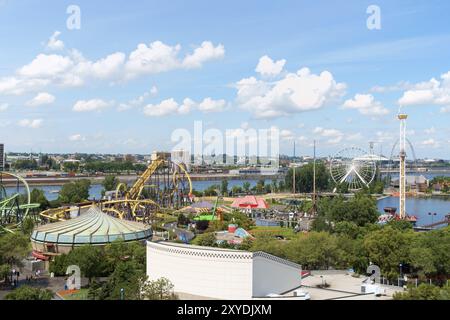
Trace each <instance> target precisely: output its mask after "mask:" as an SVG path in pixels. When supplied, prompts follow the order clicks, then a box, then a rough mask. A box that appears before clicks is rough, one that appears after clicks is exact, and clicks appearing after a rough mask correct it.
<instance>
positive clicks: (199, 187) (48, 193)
mask: <svg viewBox="0 0 450 320" xmlns="http://www.w3.org/2000/svg"><path fill="white" fill-rule="evenodd" d="M246 181H248V182H249V183H250V188H253V187H254V186H255V185H256V183H257V182H258V180H234V179H233V180H228V189H229V190H231V188H233V187H234V186H240V187H242V186H243V184H244V182H246ZM265 183H266V184H270V183H272V180H266V181H265ZM213 185H218V186H219V188H220V185H221V181H219V180H211V181H192V187H193V188H194V189H195V190H196V191H204V190H205V189H207V188H208V187H210V186H213ZM61 188H62V186H46V185H43V186H36V187H30V190H33V189H41V190H43V191H44V193H45V197H46V198H47V199H48V200H50V201H51V200H56V199H57V198H58V192H59V191H60V190H61ZM102 190H103V186H102V185H100V184H93V185H91V189H90V190H89V197H90V198H91V199H94V198H95V199H100V198H101V194H102ZM19 191H20V192H22V191H23V188H21V189H19ZM6 192H7V193H8V194H12V193H16V192H17V189H16V188H15V187H8V188H6Z"/></svg>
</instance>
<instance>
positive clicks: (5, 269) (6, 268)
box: [0, 264, 11, 282]
mask: <svg viewBox="0 0 450 320" xmlns="http://www.w3.org/2000/svg"><path fill="white" fill-rule="evenodd" d="M10 274H11V266H10V265H8V264H2V265H0V279H3V280H5V282H8V278H9V275H10Z"/></svg>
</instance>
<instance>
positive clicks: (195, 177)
mask: <svg viewBox="0 0 450 320" xmlns="http://www.w3.org/2000/svg"><path fill="white" fill-rule="evenodd" d="M106 177H107V175H105V176H95V177H92V176H76V177H63V178H56V177H46V178H26V177H24V179H25V181H26V182H27V183H28V186H30V187H36V186H42V185H47V186H62V185H64V184H66V183H69V182H74V181H77V180H83V179H87V180H89V181H90V182H91V184H92V185H99V184H102V182H103V180H104V179H105V178H106ZM116 177H117V178H118V179H119V180H120V181H121V182H133V181H135V180H136V179H138V178H139V176H138V175H116ZM190 178H191V181H222V180H224V179H227V180H259V179H264V180H272V179H276V180H279V179H284V175H281V174H276V175H232V174H217V175H211V174H191V175H190ZM2 184H3V186H5V187H14V186H16V185H17V179H3V180H2Z"/></svg>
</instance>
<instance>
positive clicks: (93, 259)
mask: <svg viewBox="0 0 450 320" xmlns="http://www.w3.org/2000/svg"><path fill="white" fill-rule="evenodd" d="M67 263H69V264H75V265H78V266H79V267H80V270H81V273H82V274H83V275H84V276H85V277H87V278H89V283H91V280H92V278H94V277H100V276H102V275H103V274H105V271H106V270H107V264H106V259H105V254H104V251H103V249H102V248H100V247H96V246H92V245H84V246H81V247H78V248H75V249H74V250H72V251H71V252H70V253H69V258H68V261H67Z"/></svg>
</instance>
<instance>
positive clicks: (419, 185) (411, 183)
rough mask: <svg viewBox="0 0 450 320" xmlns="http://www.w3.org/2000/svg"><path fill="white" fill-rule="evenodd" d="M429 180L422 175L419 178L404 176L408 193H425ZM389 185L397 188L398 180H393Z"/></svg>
mask: <svg viewBox="0 0 450 320" xmlns="http://www.w3.org/2000/svg"><path fill="white" fill-rule="evenodd" d="M429 183H430V182H429V180H428V179H427V178H425V177H424V176H423V175H420V176H406V187H407V188H409V189H410V191H418V192H426V191H427V189H428V186H429ZM391 185H392V186H393V187H396V188H398V186H399V180H398V179H396V180H393V181H392V183H391Z"/></svg>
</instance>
